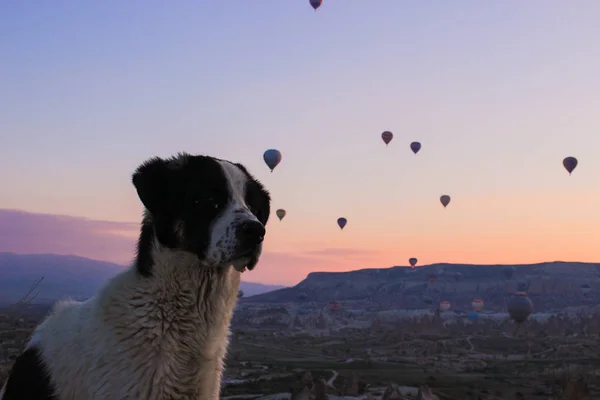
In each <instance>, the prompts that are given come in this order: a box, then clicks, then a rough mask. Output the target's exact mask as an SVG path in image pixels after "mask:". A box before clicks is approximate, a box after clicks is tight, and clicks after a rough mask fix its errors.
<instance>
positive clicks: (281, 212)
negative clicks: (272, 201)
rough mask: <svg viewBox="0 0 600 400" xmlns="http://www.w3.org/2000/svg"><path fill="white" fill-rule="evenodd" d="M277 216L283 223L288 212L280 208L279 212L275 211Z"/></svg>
mask: <svg viewBox="0 0 600 400" xmlns="http://www.w3.org/2000/svg"><path fill="white" fill-rule="evenodd" d="M275 214H277V217H278V218H279V220H280V221H281V220H282V219H283V217H285V214H286V212H285V210H284V209H283V208H280V209H279V210H277V211H275Z"/></svg>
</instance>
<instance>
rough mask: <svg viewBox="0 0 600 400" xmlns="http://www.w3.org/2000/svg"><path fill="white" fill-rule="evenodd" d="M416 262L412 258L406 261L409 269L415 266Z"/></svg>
mask: <svg viewBox="0 0 600 400" xmlns="http://www.w3.org/2000/svg"><path fill="white" fill-rule="evenodd" d="M417 262H418V260H417V259H416V258H414V257H413V258H409V259H408V263H409V264H410V267H411V268H414V267H415V265H417Z"/></svg>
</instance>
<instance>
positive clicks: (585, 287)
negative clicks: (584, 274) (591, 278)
mask: <svg viewBox="0 0 600 400" xmlns="http://www.w3.org/2000/svg"><path fill="white" fill-rule="evenodd" d="M579 290H580V291H581V294H583V295H584V296H585V295H586V294H588V293H589V292H591V291H592V288H591V286H590V285H588V284H587V283H584V284H583V285H581V286H579Z"/></svg>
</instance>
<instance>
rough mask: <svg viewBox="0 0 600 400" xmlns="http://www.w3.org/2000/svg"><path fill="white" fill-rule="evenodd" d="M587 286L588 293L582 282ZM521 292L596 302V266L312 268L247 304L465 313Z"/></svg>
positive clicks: (555, 302) (554, 305)
mask: <svg viewBox="0 0 600 400" xmlns="http://www.w3.org/2000/svg"><path fill="white" fill-rule="evenodd" d="M584 284H587V285H589V286H590V289H591V290H589V291H588V292H587V293H585V292H586V291H585V290H581V285H584ZM516 291H526V292H527V293H528V294H529V296H530V298H531V299H532V301H533V302H534V304H535V308H536V311H551V310H557V309H561V308H565V307H576V306H580V305H582V304H597V303H598V302H600V295H599V294H600V264H598V263H578V262H558V261H557V262H546V263H539V264H530V265H466V264H432V265H427V266H423V267H417V268H415V269H411V268H408V267H399V266H397V267H392V268H386V269H363V270H358V271H350V272H339V273H334V272H313V273H311V274H309V275H308V277H307V278H306V279H305V280H303V281H302V282H300V283H299V284H297V285H296V286H294V287H290V288H285V289H280V290H276V291H273V292H269V293H265V294H261V295H258V296H252V297H249V298H248V299H244V300H243V302H247V303H289V302H293V303H307V304H314V303H318V304H323V303H327V302H330V301H341V302H350V303H352V302H361V303H367V304H371V305H372V306H378V307H402V308H427V307H430V306H433V307H435V306H436V305H437V304H439V302H440V301H442V300H446V301H449V302H450V303H451V304H452V308H453V309H455V310H457V309H458V310H465V311H469V310H470V308H471V301H472V300H473V299H475V298H481V299H483V300H484V301H485V308H486V309H487V310H504V309H505V307H506V301H507V299H508V298H509V296H510V295H512V294H513V293H514V292H516Z"/></svg>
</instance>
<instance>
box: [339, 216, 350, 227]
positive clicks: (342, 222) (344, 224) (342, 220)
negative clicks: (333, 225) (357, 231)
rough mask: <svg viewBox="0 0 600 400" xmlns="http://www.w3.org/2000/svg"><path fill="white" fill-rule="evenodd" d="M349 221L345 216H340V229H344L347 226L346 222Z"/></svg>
mask: <svg viewBox="0 0 600 400" xmlns="http://www.w3.org/2000/svg"><path fill="white" fill-rule="evenodd" d="M347 222H348V220H347V219H346V218H344V217H342V218H338V220H337V223H338V225H339V226H340V229H344V227H345V226H346V223H347Z"/></svg>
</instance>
